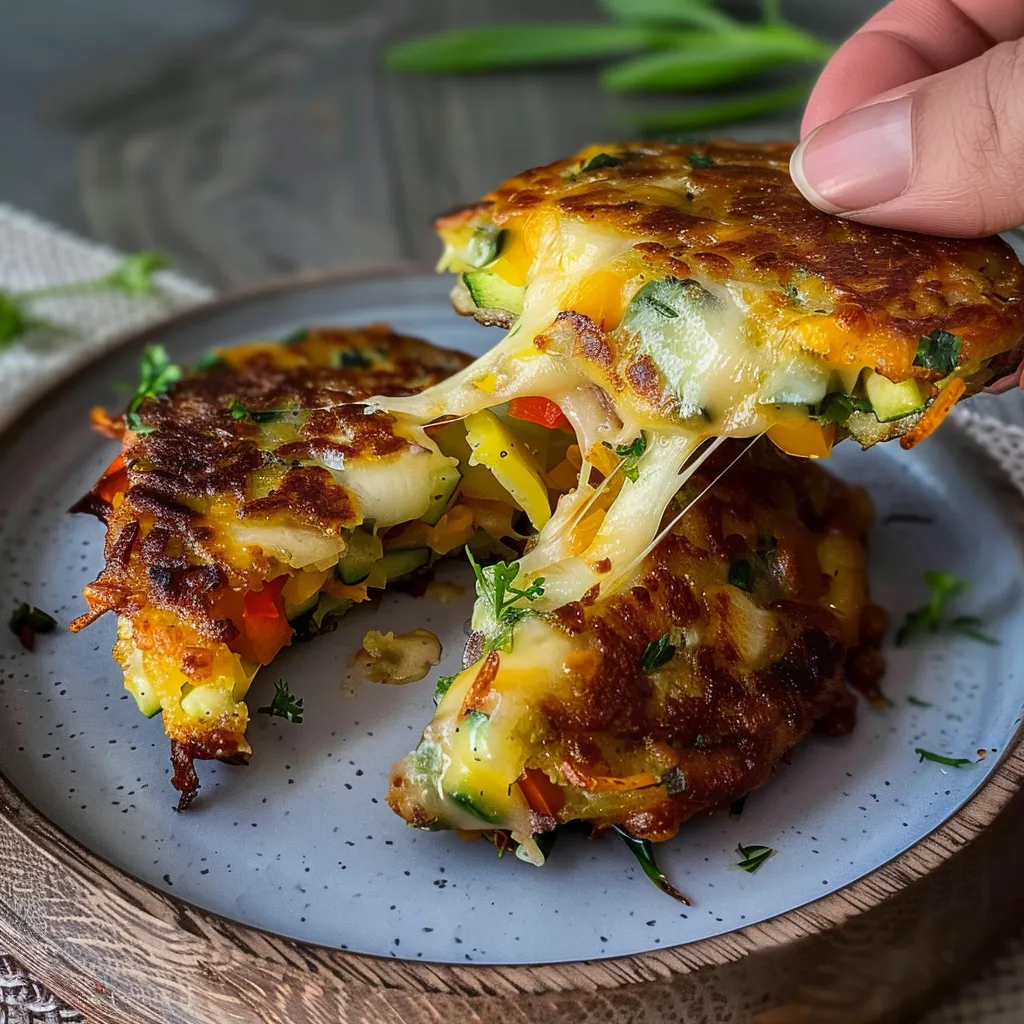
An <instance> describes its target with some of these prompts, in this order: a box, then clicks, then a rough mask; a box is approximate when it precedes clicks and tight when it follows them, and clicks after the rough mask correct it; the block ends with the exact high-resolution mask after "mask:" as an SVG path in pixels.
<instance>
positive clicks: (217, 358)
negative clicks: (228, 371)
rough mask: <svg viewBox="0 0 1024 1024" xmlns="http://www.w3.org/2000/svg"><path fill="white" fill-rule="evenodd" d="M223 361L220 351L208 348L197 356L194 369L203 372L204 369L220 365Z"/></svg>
mask: <svg viewBox="0 0 1024 1024" xmlns="http://www.w3.org/2000/svg"><path fill="white" fill-rule="evenodd" d="M223 363H224V360H223V359H222V358H221V355H220V353H219V352H218V351H217V350H216V349H210V351H209V352H207V353H205V354H204V355H202V356H200V357H199V359H198V360H197V362H196V364H195V367H194V369H196V370H199V371H201V372H205V371H206V370H212V369H214V368H215V367H218V366H221V365H223Z"/></svg>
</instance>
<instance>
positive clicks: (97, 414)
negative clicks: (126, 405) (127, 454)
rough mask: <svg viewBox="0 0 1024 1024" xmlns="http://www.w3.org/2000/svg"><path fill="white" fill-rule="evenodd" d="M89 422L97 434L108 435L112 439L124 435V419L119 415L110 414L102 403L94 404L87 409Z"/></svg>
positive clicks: (118, 438) (118, 439)
mask: <svg viewBox="0 0 1024 1024" xmlns="http://www.w3.org/2000/svg"><path fill="white" fill-rule="evenodd" d="M89 423H90V425H91V426H92V429H93V430H95V431H96V433H97V434H102V435H103V436H104V437H109V438H110V439H111V440H113V441H120V440H121V438H122V437H124V419H123V418H122V417H121V416H111V415H110V413H109V412H107V410H106V409H104V408H103V406H102V405H94V406H93V407H92V409H90V410H89Z"/></svg>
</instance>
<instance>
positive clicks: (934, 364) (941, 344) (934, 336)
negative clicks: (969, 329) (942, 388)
mask: <svg viewBox="0 0 1024 1024" xmlns="http://www.w3.org/2000/svg"><path fill="white" fill-rule="evenodd" d="M962 348H963V341H962V340H961V339H960V338H958V337H957V336H956V335H955V334H950V333H949V331H943V330H941V329H939V330H936V331H932V332H931V333H930V334H926V335H925V336H924V337H923V338H922V339H921V341H920V342H919V344H918V346H917V355H916V356H914V365H915V366H922V367H924V369H926V370H935V371H936V372H937V373H940V374H941V375H942V376H943V377H946V376H948V375H949V374H951V373H952V372H953V371H954V370H955V369H956V364H957V363H958V362H959V360H960V350H961V349H962Z"/></svg>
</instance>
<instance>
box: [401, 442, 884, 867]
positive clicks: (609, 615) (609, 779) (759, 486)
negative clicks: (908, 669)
mask: <svg viewBox="0 0 1024 1024" xmlns="http://www.w3.org/2000/svg"><path fill="white" fill-rule="evenodd" d="M737 445H738V442H732V448H730V447H729V446H728V445H726V446H723V447H722V448H721V449H720V450H719V451H718V452H717V453H716V454H715V455H714V456H713V457H712V458H710V459H709V460H708V461H707V462H706V463H705V464H704V465H703V466H702V467H701V469H700V470H699V471H698V472H697V473H695V474H694V475H693V476H691V478H690V480H689V481H688V483H687V484H686V486H685V488H683V490H682V491H681V492H680V493H679V494H678V495H677V498H676V501H677V502H678V504H679V506H681V507H685V506H687V505H689V504H690V503H691V502H692V500H693V498H694V497H696V496H697V495H698V494H700V493H701V492H703V491H704V490H705V488H707V487H709V486H710V487H711V489H710V491H709V493H707V494H706V495H705V496H704V497H703V499H702V500H701V501H700V502H699V503H697V504H695V505H694V506H693V508H692V509H691V510H690V511H689V512H688V513H687V514H686V515H685V516H683V517H682V518H680V519H679V520H678V522H677V523H676V524H675V525H674V526H673V527H672V529H671V530H670V531H669V532H668V533H667V535H666V536H665V537H664V538H663V539H662V540H661V541H660V543H658V544H657V546H656V547H655V548H654V549H653V550H652V551H651V552H650V553H649V554H648V555H647V556H646V557H645V558H644V559H643V560H642V561H641V562H640V563H639V564H638V565H637V566H636V567H635V569H634V570H633V571H632V572H631V573H630V574H629V577H628V579H626V580H625V581H623V584H622V586H621V587H620V588H619V589H618V590H617V591H616V592H615V593H614V594H613V595H611V596H608V597H604V596H602V595H601V593H600V591H599V588H597V587H595V588H594V590H593V591H591V592H588V593H587V594H585V595H584V596H583V597H582V598H580V599H578V600H571V601H567V602H565V603H561V602H560V600H558V599H554V598H552V597H551V595H550V593H549V592H548V591H547V590H546V589H545V584H546V580H543V579H542V580H540V582H539V585H537V586H535V587H534V588H533V589H532V591H529V590H528V588H527V587H526V586H524V585H523V582H522V580H519V579H516V572H515V569H514V568H512V569H511V570H510V571H509V572H508V573H507V574H505V573H503V572H502V569H501V567H500V566H499V567H498V570H497V572H496V571H495V569H494V568H491V569H483V570H481V583H482V587H481V590H482V592H483V596H484V597H485V598H486V600H482V601H481V604H480V605H479V606H478V613H479V614H478V616H477V618H476V619H475V620H474V624H475V625H476V626H477V627H478V628H480V629H481V630H482V631H483V632H482V634H481V635H478V636H477V638H476V640H475V642H473V643H471V647H475V650H474V651H473V652H472V654H471V660H472V662H473V663H472V664H471V665H469V666H468V667H467V668H466V669H465V670H464V671H462V672H461V673H459V675H458V676H456V677H454V678H453V679H449V680H445V681H443V684H442V685H441V686H440V687H439V692H438V701H439V704H438V708H437V712H436V714H435V716H434V720H433V721H432V722H431V723H430V724H429V725H428V726H427V729H426V731H425V732H424V734H423V739H422V740H421V742H420V744H419V746H418V747H417V749H416V750H415V752H414V753H412V754H410V755H409V756H408V757H407V758H406V759H405V760H404V761H402V762H401V763H400V764H398V765H396V767H395V768H394V770H393V773H392V779H391V792H390V795H389V797H388V801H389V803H390V804H391V806H392V808H393V809H394V810H395V811H397V812H398V813H399V814H400V815H401V816H402V817H403V818H405V819H406V820H407V821H408V822H409V823H410V824H412V825H415V826H418V827H420V828H425V829H437V828H457V829H461V830H469V831H476V832H485V833H488V834H489V835H491V837H492V838H496V839H500V837H501V836H503V835H504V834H510V836H511V839H512V840H513V841H514V842H515V843H516V844H517V852H518V853H519V855H520V856H521V857H522V858H523V859H526V860H529V861H532V862H533V863H543V859H544V855H543V852H542V849H543V843H542V842H540V843H539V842H538V841H539V840H542V837H543V836H544V835H545V834H546V833H548V832H550V831H551V830H553V829H554V828H556V827H557V826H558V825H560V824H563V823H566V822H570V821H585V822H588V823H590V824H591V825H593V826H595V827H596V828H597V829H598V830H600V829H603V828H606V827H609V826H612V825H615V826H621V827H624V828H626V829H627V830H628V832H629V833H630V835H632V836H634V837H637V838H641V839H650V840H654V841H660V840H664V839H668V838H670V837H672V836H673V835H674V834H675V833H676V831H677V830H678V828H679V826H680V824H681V823H682V822H683V821H685V820H686V819H687V818H689V817H691V816H693V815H694V814H697V813H700V812H701V811H708V810H714V809H716V808H719V807H722V806H727V805H728V804H729V803H730V802H731V801H733V800H735V799H737V798H738V797H740V796H742V795H744V794H745V793H747V792H748V791H749V790H751V789H753V788H755V787H757V786H760V785H762V784H764V783H765V782H767V781H768V779H769V778H770V777H771V774H772V772H773V771H774V769H775V767H776V765H777V764H778V762H779V760H780V759H781V758H782V757H783V756H784V755H785V754H786V753H787V752H788V751H789V750H790V749H791V748H792V747H793V745H794V744H796V743H797V742H798V741H799V740H800V739H802V738H803V737H804V736H806V735H807V734H808V733H809V732H810V731H811V729H812V728H815V727H818V728H819V729H823V730H825V731H826V732H828V733H830V734H833V735H839V734H843V733H846V732H847V731H849V730H850V729H851V728H852V727H853V724H854V721H855V699H854V697H853V695H852V693H851V692H850V691H849V690H848V688H847V684H848V683H853V684H855V685H857V686H860V687H863V688H865V689H871V688H872V687H873V686H874V685H875V684H876V683H877V681H878V679H879V677H880V676H881V674H882V670H883V662H882V659H881V656H880V654H879V653H878V651H877V646H878V645H879V644H880V642H881V637H882V632H883V629H884V615H883V614H882V613H881V611H880V610H879V609H878V608H876V607H874V606H873V605H871V604H870V602H869V598H868V587H867V577H866V547H865V537H866V534H867V530H868V528H869V526H870V523H871V518H872V511H871V505H870V501H869V500H868V498H867V495H866V494H865V493H864V492H863V491H861V490H860V489H859V488H857V487H852V486H849V485H846V484H843V483H841V482H839V481H837V480H835V479H834V478H832V477H831V476H829V475H828V474H826V473H825V472H824V471H823V470H821V469H819V468H818V467H817V466H815V465H812V464H811V463H809V462H807V461H806V460H795V459H792V458H790V457H788V456H785V455H783V454H781V453H779V452H777V451H775V450H774V449H773V448H772V447H771V446H770V445H768V444H766V443H765V442H764V441H761V442H759V443H758V445H757V446H756V447H755V449H754V450H753V451H751V452H750V453H749V454H748V455H747V456H746V458H745V459H744V461H743V462H742V463H741V464H738V465H737V466H736V467H735V471H734V472H731V473H726V474H725V476H724V477H722V479H720V480H718V482H717V483H716V482H715V480H716V478H717V477H718V476H719V474H720V473H721V472H722V471H723V470H724V469H725V468H726V467H727V466H728V465H729V463H730V462H731V460H732V459H733V458H734V457H735V455H736V451H737V448H736V446H737ZM622 486H623V487H629V486H632V485H631V484H630V483H629V482H628V481H627V482H624V483H623V484H622ZM527 557H529V556H527ZM524 575H525V574H524ZM506 576H507V577H511V580H510V581H509V582H508V583H507V586H506V589H505V591H504V596H503V597H501V598H500V599H499V600H497V601H496V600H495V597H496V592H495V587H496V585H497V584H498V583H499V578H500V579H501V582H502V585H505V577H506ZM516 591H519V592H520V593H525V596H524V597H516ZM509 599H511V602H510V601H509ZM487 605H489V607H486V606H487ZM500 606H503V607H504V610H503V609H502V607H500ZM509 610H512V611H514V612H515V615H514V616H512V617H513V618H514V619H515V620H516V621H515V622H514V631H511V632H510V631H507V630H506V631H505V632H504V634H503V633H502V631H501V630H500V628H498V627H499V623H497V622H496V621H495V614H497V617H498V618H499V619H501V618H505V619H507V618H509V614H508V612H509ZM481 648H482V649H481Z"/></svg>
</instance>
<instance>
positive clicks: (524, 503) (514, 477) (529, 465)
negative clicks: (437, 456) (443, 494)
mask: <svg viewBox="0 0 1024 1024" xmlns="http://www.w3.org/2000/svg"><path fill="white" fill-rule="evenodd" d="M466 440H467V441H468V442H469V447H470V449H471V450H472V452H473V454H472V456H471V457H470V460H469V464H470V465H471V466H486V467H487V468H488V469H489V470H490V471H491V472H492V473H493V474H494V476H495V479H496V480H497V481H498V483H499V484H501V486H502V487H504V488H505V490H506V491H508V492H509V494H511V495H512V498H513V499H514V500H515V501H516V502H517V503H518V504H519V506H520V508H522V509H523V511H524V512H525V513H526V514H527V516H529V518H530V522H531V523H532V524H533V526H534V528H535V529H538V530H539V529H540V528H541V527H542V526H543V525H544V524H545V523H546V522H547V521H548V520H549V519H550V518H551V503H550V502H549V500H548V489H547V487H546V486H545V484H544V479H543V477H542V476H541V474H540V470H539V469H538V468H537V465H536V463H535V462H534V459H533V456H532V455H530V453H529V452H528V451H527V450H526V448H525V446H523V445H521V444H520V443H519V441H517V440H516V437H515V435H514V434H513V433H512V431H511V430H509V429H508V427H506V426H505V424H504V423H502V421H501V420H500V419H498V417H497V416H495V415H494V413H493V412H490V411H489V410H487V409H484V410H483V411H481V412H476V413H473V415H472V416H468V417H467V418H466Z"/></svg>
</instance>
